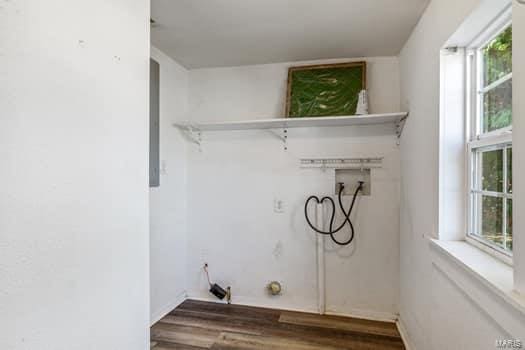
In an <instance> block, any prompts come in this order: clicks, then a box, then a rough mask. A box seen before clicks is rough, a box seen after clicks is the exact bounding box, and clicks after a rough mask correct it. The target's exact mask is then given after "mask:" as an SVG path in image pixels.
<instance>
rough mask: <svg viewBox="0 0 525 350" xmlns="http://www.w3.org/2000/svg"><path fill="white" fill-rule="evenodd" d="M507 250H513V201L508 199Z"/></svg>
mask: <svg viewBox="0 0 525 350" xmlns="http://www.w3.org/2000/svg"><path fill="white" fill-rule="evenodd" d="M505 246H506V247H505V248H506V249H508V250H512V199H507V239H506V244H505Z"/></svg>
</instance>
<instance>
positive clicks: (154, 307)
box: [150, 48, 188, 322]
mask: <svg viewBox="0 0 525 350" xmlns="http://www.w3.org/2000/svg"><path fill="white" fill-rule="evenodd" d="M151 57H152V58H153V59H155V60H156V61H157V62H159V64H160V161H161V174H160V187H154V188H150V300H151V304H150V314H151V322H155V321H157V320H158V319H159V318H161V317H162V316H164V314H166V313H167V312H169V311H171V310H172V309H174V308H175V306H177V304H178V303H179V302H180V301H181V300H183V298H184V294H185V293H184V292H185V287H186V255H187V251H186V227H187V222H186V218H187V213H186V198H187V191H186V185H187V184H186V168H187V164H186V158H187V157H186V147H187V142H186V141H185V140H184V139H183V136H182V135H181V134H180V132H179V131H178V130H177V129H175V128H174V127H173V125H172V124H173V123H174V122H175V121H177V120H185V119H187V111H188V71H187V70H186V69H185V68H183V67H182V66H180V65H179V64H178V63H177V62H175V61H173V60H172V59H171V58H169V57H168V56H166V55H165V54H164V53H162V52H161V51H159V50H157V49H156V48H152V50H151Z"/></svg>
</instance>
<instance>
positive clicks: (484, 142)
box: [465, 8, 512, 265]
mask: <svg viewBox="0 0 525 350" xmlns="http://www.w3.org/2000/svg"><path fill="white" fill-rule="evenodd" d="M510 25H512V9H511V8H509V9H507V10H506V11H504V12H503V13H502V14H501V15H500V16H498V17H497V18H496V19H495V20H494V21H493V22H492V23H491V24H489V25H488V26H487V27H486V28H485V29H484V30H483V31H482V32H481V34H480V35H478V36H477V37H476V38H475V39H474V40H473V41H472V42H471V43H470V44H469V45H468V46H467V55H466V67H467V69H466V73H467V75H466V102H467V103H466V123H467V125H466V126H467V127H466V132H467V135H466V140H467V147H466V153H467V154H466V159H467V162H466V163H467V165H466V168H467V169H466V170H467V172H466V173H467V175H468V176H467V191H466V196H467V198H466V200H467V201H466V203H467V220H466V221H467V225H466V226H467V232H466V234H465V240H466V241H467V242H468V243H470V244H472V245H474V246H476V247H477V248H479V249H481V250H483V251H484V252H486V253H488V254H490V255H492V256H494V257H496V258H497V259H499V260H500V261H503V262H504V263H506V264H508V265H512V252H511V251H508V250H506V249H504V248H502V247H500V246H498V245H497V244H493V243H491V242H490V241H487V240H484V239H483V238H482V237H480V236H479V235H476V234H474V233H473V231H474V230H473V226H475V225H473V217H472V211H473V201H472V199H471V195H472V189H473V188H474V183H473V182H474V165H473V151H474V150H476V149H479V148H484V147H488V146H491V145H494V146H497V145H503V144H512V126H509V127H506V128H502V129H499V130H495V131H491V132H487V133H483V132H482V125H481V123H482V119H483V118H482V116H481V115H482V108H483V105H482V103H483V102H482V101H483V100H482V98H480V94H482V93H486V92H487V91H490V90H492V89H494V88H496V87H498V86H500V85H502V84H504V83H505V82H507V81H509V80H510V79H512V72H511V73H509V74H507V75H506V76H504V77H502V78H500V79H498V80H497V81H495V82H493V83H491V84H489V85H488V86H483V85H482V81H481V80H482V78H481V74H479V72H482V68H483V67H482V66H481V65H482V59H481V48H482V47H484V46H486V45H487V44H488V43H490V41H492V40H493V39H494V38H495V37H497V36H498V35H499V34H501V33H502V32H503V31H504V30H505V29H507V27H508V26H510ZM478 116H481V117H479V118H478ZM504 171H506V165H504ZM498 195H499V193H498ZM510 198H512V195H511V196H510ZM504 202H505V206H506V204H507V203H506V201H504ZM504 212H506V211H504ZM504 216H505V215H504ZM505 218H506V217H505Z"/></svg>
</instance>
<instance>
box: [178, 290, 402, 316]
mask: <svg viewBox="0 0 525 350" xmlns="http://www.w3.org/2000/svg"><path fill="white" fill-rule="evenodd" d="M188 299H193V300H200V301H208V302H213V303H222V304H224V303H225V302H224V301H220V300H217V299H216V298H213V296H209V297H208V296H203V295H201V294H199V295H191V294H190V295H188ZM233 304H236V305H246V306H253V307H264V308H272V309H277V310H283V311H296V312H307V313H317V310H316V307H312V308H308V307H301V306H296V305H282V304H279V305H275V304H272V303H262V302H258V301H256V300H253V299H252V298H244V297H242V296H235V297H234V299H233ZM325 314H326V315H332V316H342V317H352V318H359V319H364V320H371V321H381V322H391V323H395V322H396V320H397V319H398V317H399V316H398V315H397V314H393V313H389V312H378V311H368V310H361V309H355V310H350V313H341V312H334V311H330V310H327V311H326V313H325Z"/></svg>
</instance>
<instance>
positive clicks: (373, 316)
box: [325, 309, 399, 323]
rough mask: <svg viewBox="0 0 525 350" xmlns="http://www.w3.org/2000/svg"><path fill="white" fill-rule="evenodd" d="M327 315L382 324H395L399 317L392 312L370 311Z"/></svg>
mask: <svg viewBox="0 0 525 350" xmlns="http://www.w3.org/2000/svg"><path fill="white" fill-rule="evenodd" d="M325 314H326V315H332V316H343V317H352V318H359V319H362V320H370V321H381V322H390V323H395V322H396V321H397V319H398V317H399V316H398V315H397V314H393V313H390V312H381V311H370V310H361V309H353V310H350V311H349V312H346V313H341V312H334V311H330V310H327V311H326V313H325Z"/></svg>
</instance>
